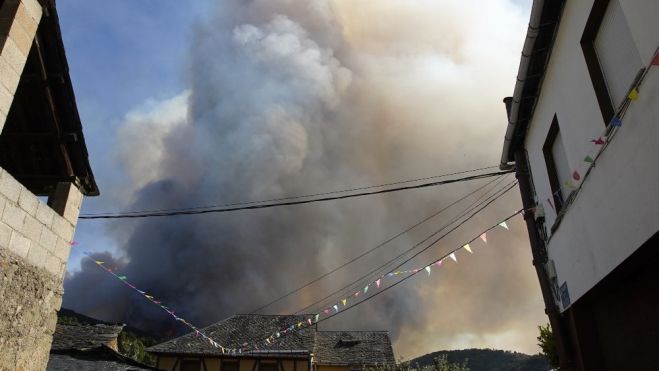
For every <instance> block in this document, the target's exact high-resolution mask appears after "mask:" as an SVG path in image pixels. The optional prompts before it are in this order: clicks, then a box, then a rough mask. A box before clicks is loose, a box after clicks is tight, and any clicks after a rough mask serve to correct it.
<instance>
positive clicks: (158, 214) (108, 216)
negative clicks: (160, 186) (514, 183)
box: [79, 170, 513, 219]
mask: <svg viewBox="0 0 659 371" xmlns="http://www.w3.org/2000/svg"><path fill="white" fill-rule="evenodd" d="M512 172H513V170H507V171H497V172H491V173H485V174H478V175H471V176H467V177H463V178H456V179H448V180H441V181H436V182H430V183H422V184H418V185H412V186H403V187H395V188H389V189H383V190H378V191H369V192H360V193H353V194H348V195H341V196H330V197H323V198H313V199H310V200H298V201H288V202H277V203H268V204H262V205H248V206H236V207H227V208H212V209H205V210H177V211H168V212H144V213H132V214H131V213H116V214H95V215H81V216H80V217H79V219H126V218H148V217H164V216H177V215H198V214H210V213H226V212H231V211H240V210H255V209H265V208H271V207H278V206H293V205H302V204H309V203H316V202H325V201H334V200H342V199H347V198H354V197H363V196H370V195H376V194H384V193H391V192H398V191H405V190H410V189H419V188H428V187H435V186H440V185H444V184H452V183H461V182H466V181H471V180H477V179H484V178H489V177H494V176H499V175H503V174H509V173H512Z"/></svg>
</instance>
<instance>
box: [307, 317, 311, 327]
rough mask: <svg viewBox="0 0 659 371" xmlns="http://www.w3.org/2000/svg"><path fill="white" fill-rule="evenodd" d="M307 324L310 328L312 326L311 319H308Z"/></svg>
mask: <svg viewBox="0 0 659 371" xmlns="http://www.w3.org/2000/svg"><path fill="white" fill-rule="evenodd" d="M307 322H308V323H309V326H311V323H312V322H311V318H307Z"/></svg>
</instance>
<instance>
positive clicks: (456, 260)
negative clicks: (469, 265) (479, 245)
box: [449, 252, 458, 263]
mask: <svg viewBox="0 0 659 371" xmlns="http://www.w3.org/2000/svg"><path fill="white" fill-rule="evenodd" d="M449 256H450V257H451V259H453V261H454V262H456V263H457V262H458V258H456V257H455V253H454V252H452V253H451V255H449Z"/></svg>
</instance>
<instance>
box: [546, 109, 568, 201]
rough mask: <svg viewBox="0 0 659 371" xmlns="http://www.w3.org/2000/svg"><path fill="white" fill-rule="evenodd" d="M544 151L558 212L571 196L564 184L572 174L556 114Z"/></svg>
mask: <svg viewBox="0 0 659 371" xmlns="http://www.w3.org/2000/svg"><path fill="white" fill-rule="evenodd" d="M542 152H543V154H544V157H545V163H546V165H547V173H548V175H549V184H550V186H551V192H552V194H553V197H552V198H553V203H554V208H555V209H556V212H558V211H560V209H561V207H562V206H563V203H564V202H565V200H566V199H567V197H568V196H569V193H567V192H569V190H568V189H566V187H564V186H563V185H564V184H565V183H566V182H568V181H570V177H571V174H570V165H569V163H568V161H567V154H566V152H565V147H564V146H563V138H562V137H561V132H560V129H559V126H558V119H557V118H556V115H554V119H553V120H552V123H551V126H550V127H549V134H547V139H546V140H545V144H544V146H543V147H542Z"/></svg>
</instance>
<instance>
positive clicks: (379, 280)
mask: <svg viewBox="0 0 659 371" xmlns="http://www.w3.org/2000/svg"><path fill="white" fill-rule="evenodd" d="M380 282H382V278H378V280H377V281H375V285H376V286H377V287H378V288H380Z"/></svg>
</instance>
